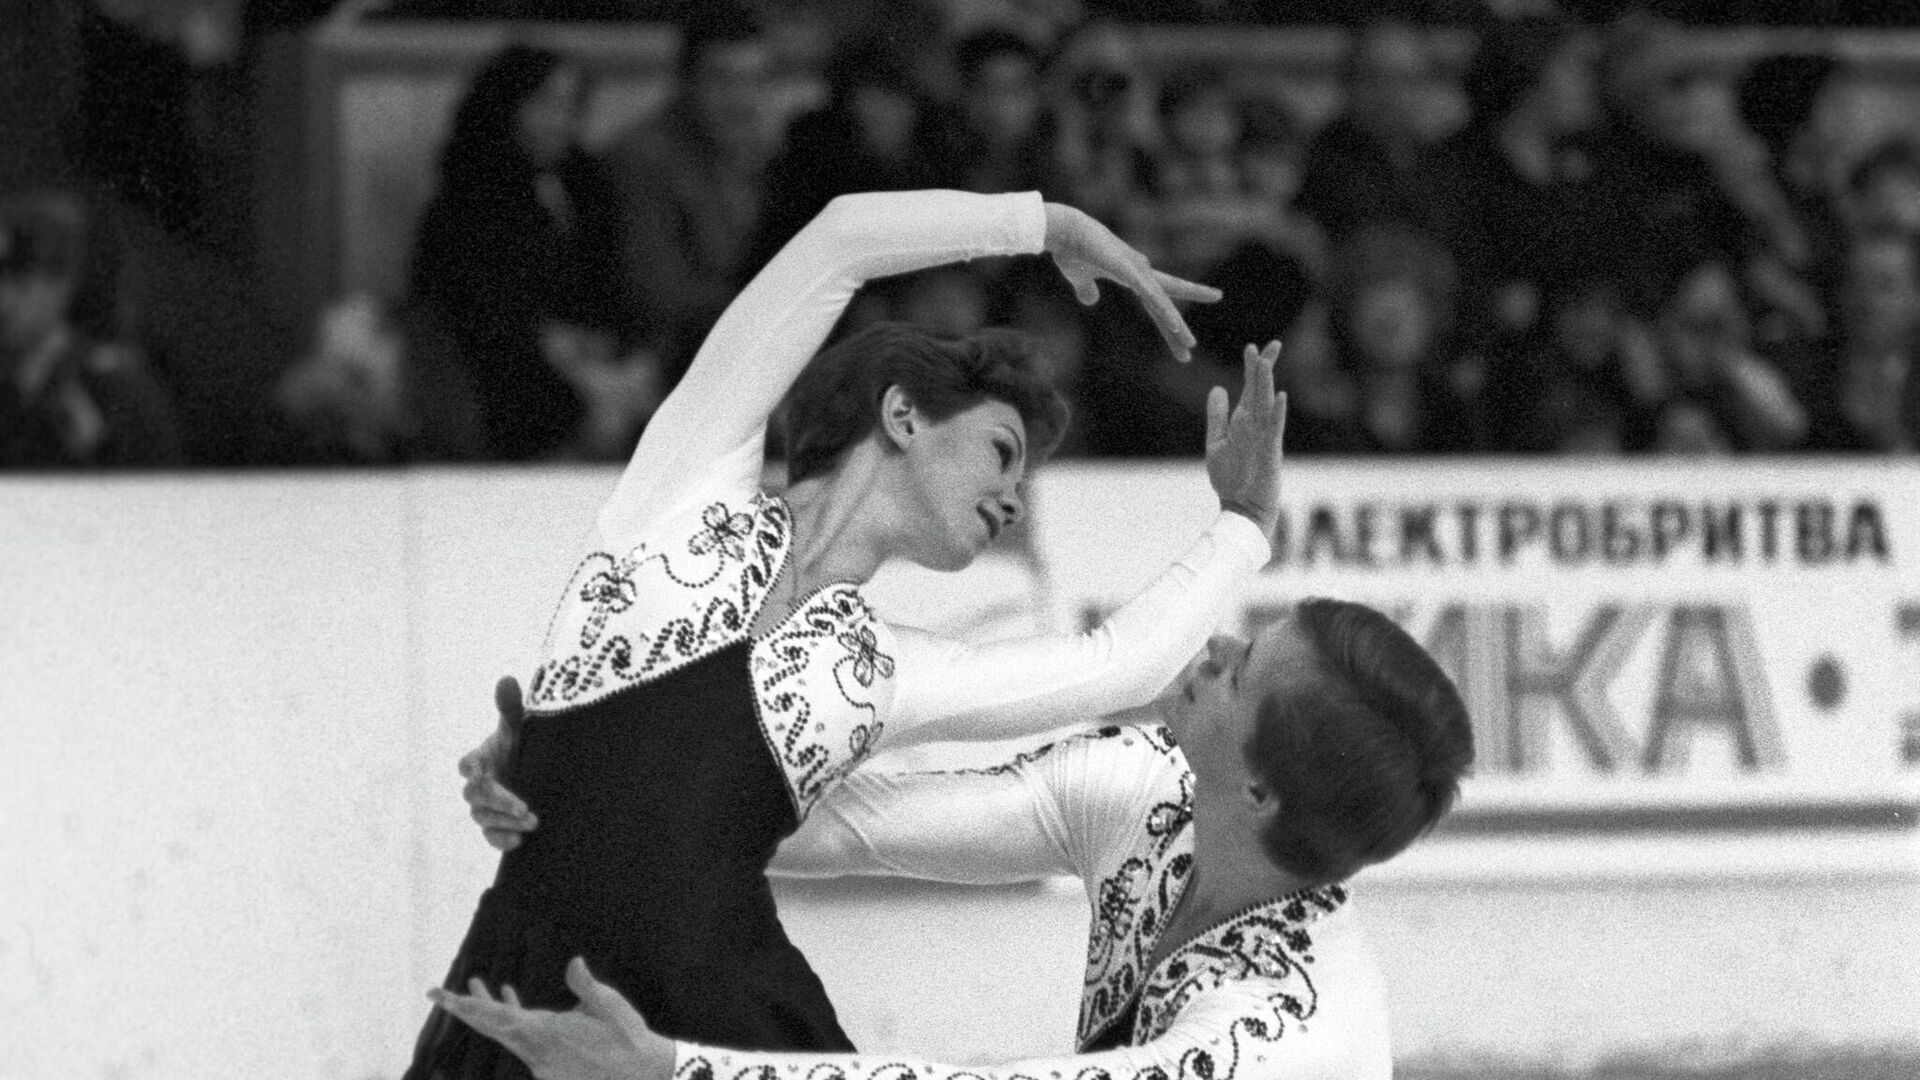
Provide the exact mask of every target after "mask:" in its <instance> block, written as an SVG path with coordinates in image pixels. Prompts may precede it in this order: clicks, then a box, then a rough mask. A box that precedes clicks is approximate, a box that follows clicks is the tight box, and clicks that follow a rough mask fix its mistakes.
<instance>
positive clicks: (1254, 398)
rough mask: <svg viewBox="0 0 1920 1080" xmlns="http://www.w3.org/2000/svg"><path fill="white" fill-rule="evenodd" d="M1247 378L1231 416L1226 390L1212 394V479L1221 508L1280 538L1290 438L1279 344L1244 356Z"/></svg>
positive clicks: (1209, 396) (1209, 426) (1209, 471)
mask: <svg viewBox="0 0 1920 1080" xmlns="http://www.w3.org/2000/svg"><path fill="white" fill-rule="evenodd" d="M1242 359H1243V360H1244V362H1245V365H1246V377H1245V379H1244V381H1243V383H1242V385H1241V388H1240V401H1239V403H1238V404H1236V405H1234V406H1233V408H1232V409H1231V411H1229V409H1228V407H1227V389H1226V387H1224V386H1216V387H1214V388H1213V390H1212V391H1211V392H1209V393H1208V394H1207V479H1209V480H1211V481H1212V482H1213V490H1214V493H1215V494H1217V495H1219V496H1220V507H1221V509H1223V510H1232V511H1234V512H1236V513H1240V514H1244V515H1245V516H1247V517H1249V518H1251V519H1253V521H1254V523H1255V524H1257V525H1259V526H1260V528H1261V529H1262V530H1263V531H1264V532H1265V533H1266V534H1267V540H1268V542H1269V543H1272V542H1274V541H1275V540H1276V539H1277V533H1278V531H1279V525H1280V461H1281V451H1282V444H1283V442H1284V441H1285V437H1286V433H1287V395H1286V394H1285V393H1284V392H1281V391H1276V390H1275V389H1274V379H1273V367H1274V363H1275V361H1277V360H1279V359H1280V343H1279V342H1278V341H1269V342H1268V343H1267V345H1266V347H1265V348H1262V349H1255V348H1254V347H1253V346H1252V345H1248V346H1247V347H1246V349H1245V350H1244V351H1243V353H1242Z"/></svg>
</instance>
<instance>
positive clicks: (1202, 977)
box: [1133, 885, 1347, 1077]
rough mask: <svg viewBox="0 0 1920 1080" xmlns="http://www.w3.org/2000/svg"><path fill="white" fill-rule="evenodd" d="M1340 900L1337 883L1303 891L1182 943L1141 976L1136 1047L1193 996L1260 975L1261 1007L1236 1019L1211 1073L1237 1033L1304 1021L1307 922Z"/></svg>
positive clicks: (1273, 1030) (1275, 1031)
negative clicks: (1258, 1013)
mask: <svg viewBox="0 0 1920 1080" xmlns="http://www.w3.org/2000/svg"><path fill="white" fill-rule="evenodd" d="M1346 901H1347V890H1346V889H1345V888H1344V887H1343V886H1340V885H1328V886H1324V887H1321V888H1313V889H1302V890H1300V891H1299V892H1296V893H1290V894H1288V895H1286V896H1283V897H1281V898H1280V899H1278V900H1273V901H1270V902H1268V903H1265V904H1261V905H1259V906H1258V907H1254V908H1251V909H1249V910H1247V911H1245V912H1242V913H1241V914H1239V915H1236V916H1234V917H1233V918H1231V919H1228V920H1227V921H1226V922H1223V923H1221V924H1220V925H1218V926H1216V927H1214V928H1213V929H1211V930H1208V931H1207V932H1206V933H1204V934H1201V935H1200V936H1199V937H1197V938H1195V939H1194V940H1193V941H1190V942H1188V943H1187V944H1185V945H1182V946H1181V947H1180V949H1179V951H1178V952H1176V953H1174V954H1173V955H1172V956H1169V957H1167V959H1166V960H1164V961H1163V962H1162V963H1161V964H1160V966H1159V967H1157V968H1155V969H1154V970H1153V972H1152V973H1150V974H1149V975H1148V978H1147V984H1146V987H1145V988H1144V989H1143V990H1142V991H1141V993H1140V1010H1139V1014H1138V1015H1137V1016H1136V1017H1135V1019H1134V1025H1133V1042H1134V1044H1135V1045H1138V1044H1141V1043H1145V1042H1148V1041H1150V1040H1152V1039H1155V1038H1158V1037H1159V1036H1160V1034H1161V1033H1162V1032H1164V1031H1165V1030H1166V1029H1167V1026H1168V1025H1170V1024H1172V1023H1173V1021H1174V1018H1175V1017H1177V1016H1179V1015H1180V1010H1182V1009H1184V1008H1186V1006H1187V1003H1188V1002H1189V1001H1191V1000H1192V999H1193V997H1194V995H1196V994H1200V993H1204V992H1206V991H1208V990H1212V989H1214V988H1215V987H1217V986H1219V985H1220V984H1222V983H1225V982H1238V981H1248V980H1259V981H1260V982H1261V983H1263V984H1265V985H1266V987H1267V991H1266V1002H1267V1007H1268V1012H1267V1013H1266V1015H1264V1016H1247V1017H1242V1018H1241V1019H1239V1020H1236V1021H1235V1022H1234V1025H1233V1030H1232V1046H1231V1047H1228V1048H1224V1049H1223V1050H1222V1052H1223V1053H1228V1052H1230V1053H1231V1054H1232V1055H1234V1058H1233V1059H1230V1060H1229V1061H1228V1062H1227V1063H1226V1065H1225V1067H1224V1068H1222V1067H1221V1065H1220V1064H1219V1063H1218V1062H1216V1064H1215V1072H1214V1075H1215V1076H1216V1077H1226V1076H1231V1075H1232V1074H1233V1060H1237V1057H1238V1054H1239V1052H1240V1049H1241V1039H1242V1036H1245V1037H1248V1038H1252V1039H1260V1040H1264V1041H1267V1042H1272V1041H1273V1040H1275V1039H1278V1038H1280V1037H1281V1036H1282V1035H1284V1034H1285V1033H1286V1029H1287V1026H1288V1021H1289V1020H1291V1021H1292V1022H1293V1024H1294V1025H1296V1026H1298V1025H1300V1024H1304V1023H1306V1021H1307V1020H1308V1019H1309V1018H1311V1017H1312V1016H1313V1014H1314V1012H1315V1011H1316V1010H1317V1009H1318V1008H1319V993H1318V991H1316V990H1315V989H1314V985H1313V976H1312V974H1311V973H1310V972H1309V971H1308V967H1309V966H1310V965H1311V964H1312V963H1313V938H1312V936H1311V935H1309V934H1308V933H1307V929H1306V928H1307V926H1308V924H1310V923H1312V922H1313V921H1314V920H1316V919H1318V918H1320V917H1321V916H1322V915H1325V914H1327V913H1329V912H1332V911H1337V910H1339V908H1340V906H1341V905H1342V904H1344V903H1346Z"/></svg>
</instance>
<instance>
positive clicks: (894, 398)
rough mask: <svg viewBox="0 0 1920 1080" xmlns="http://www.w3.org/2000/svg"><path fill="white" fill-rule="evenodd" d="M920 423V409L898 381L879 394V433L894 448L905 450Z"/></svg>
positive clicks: (921, 422)
mask: <svg viewBox="0 0 1920 1080" xmlns="http://www.w3.org/2000/svg"><path fill="white" fill-rule="evenodd" d="M922 424H923V421H922V419H921V416H920V410H919V409H918V408H917V407H916V406H915V405H914V404H913V399H912V398H910V397H908V396H907V392H906V391H905V390H903V389H901V387H900V384H899V383H895V384H893V385H892V386H889V387H887V389H886V391H885V392H883V393H882V394H881V395H880V434H881V437H882V438H884V439H885V440H886V441H887V442H888V443H889V444H891V445H892V446H893V448H894V449H896V450H905V449H906V448H907V445H908V444H909V443H911V442H913V439H914V434H915V432H917V431H919V430H920V428H921V426H922Z"/></svg>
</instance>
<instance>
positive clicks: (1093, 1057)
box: [673, 978, 1373, 1080]
mask: <svg viewBox="0 0 1920 1080" xmlns="http://www.w3.org/2000/svg"><path fill="white" fill-rule="evenodd" d="M1280 992H1283V990H1282V988H1281V987H1280V986H1279V985H1278V984H1275V983H1270V982H1267V981H1266V980H1263V979H1259V978H1249V979H1242V980H1238V981H1234V982H1229V983H1224V984H1222V985H1220V986H1217V987H1214V988H1213V989H1211V990H1205V991H1202V992H1200V993H1197V994H1195V995H1194V996H1193V997H1192V999H1190V1000H1189V1001H1188V1002H1187V1004H1186V1006H1185V1007H1184V1008H1182V1009H1181V1011H1180V1016H1179V1018H1178V1019H1176V1020H1175V1021H1174V1022H1173V1023H1172V1024H1171V1025H1170V1026H1169V1027H1168V1028H1167V1030H1166V1031H1165V1032H1163V1033H1162V1034H1161V1035H1160V1036H1159V1037H1158V1038H1156V1039H1154V1040H1152V1041H1151V1042H1147V1043H1145V1044H1143V1045H1140V1046H1126V1047H1120V1048H1118V1049H1114V1050H1102V1051H1099V1052H1097V1053H1091V1054H1077V1055H1074V1056H1071V1057H1057V1058H1029V1059H1027V1060H1024V1061H1013V1062H1007V1063H1005V1064H1000V1065H947V1064H940V1063H938V1062H930V1061H922V1060H917V1059H915V1058H912V1057H910V1056H907V1055H900V1054H815V1053H771V1052H761V1051H741V1050H725V1049H716V1048H713V1047H708V1046H701V1045H698V1044H695V1043H686V1042H682V1043H676V1044H675V1046H674V1070H673V1075H674V1080H762V1078H764V1077H785V1076H797V1077H803V1078H805V1080H1373V1077H1372V1076H1371V1075H1370V1074H1368V1075H1363V1074H1366V1073H1367V1070H1362V1072H1361V1073H1356V1072H1354V1071H1353V1070H1352V1068H1351V1066H1353V1065H1355V1064H1357V1063H1358V1062H1360V1061H1361V1060H1363V1057H1362V1055H1359V1054H1357V1053H1356V1049H1357V1048H1356V1046H1355V1045H1354V1040H1352V1039H1350V1038H1347V1037H1345V1036H1343V1035H1341V1034H1340V1033H1338V1032H1337V1031H1328V1032H1325V1033H1322V1032H1319V1031H1311V1030H1309V1029H1310V1028H1311V1027H1312V1026H1313V1025H1307V1026H1304V1027H1303V1026H1302V1025H1299V1024H1295V1023H1287V1024H1285V1025H1284V1029H1283V1030H1276V1026H1275V1022H1274V1005H1273V1002H1272V1001H1271V1000H1270V998H1271V996H1272V995H1273V994H1275V993H1280Z"/></svg>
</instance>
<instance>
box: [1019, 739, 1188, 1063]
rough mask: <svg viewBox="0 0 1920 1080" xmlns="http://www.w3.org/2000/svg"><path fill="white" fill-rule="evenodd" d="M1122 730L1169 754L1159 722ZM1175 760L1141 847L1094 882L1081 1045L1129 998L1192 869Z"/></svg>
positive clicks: (1184, 782)
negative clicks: (1167, 796)
mask: <svg viewBox="0 0 1920 1080" xmlns="http://www.w3.org/2000/svg"><path fill="white" fill-rule="evenodd" d="M1103 730H1104V729H1103ZM1115 730H1118V729H1115ZM1128 730H1130V731H1133V732H1134V733H1136V734H1138V735H1140V736H1141V737H1143V738H1145V739H1146V740H1147V744H1148V745H1149V746H1151V747H1152V748H1153V749H1154V750H1155V751H1156V752H1158V753H1159V754H1160V755H1161V757H1162V758H1165V759H1168V760H1169V761H1170V762H1172V761H1174V759H1175V757H1176V754H1177V751H1176V749H1175V746H1174V742H1173V735H1172V733H1171V732H1169V731H1168V730H1167V729H1166V728H1165V727H1163V726H1160V725H1154V726H1152V727H1146V726H1142V727H1137V728H1129V729H1128ZM1042 749H1043V750H1044V749H1045V748H1042ZM1038 752H1039V751H1036V753H1038ZM1174 763H1175V764H1177V765H1178V772H1179V777H1180V795H1179V797H1178V798H1177V799H1174V800H1171V801H1167V802H1161V803H1157V804H1155V805H1154V806H1153V808H1152V809H1151V810H1149V811H1148V813H1147V818H1146V821H1145V834H1144V837H1143V839H1144V841H1145V846H1146V852H1145V853H1144V854H1141V855H1135V856H1133V857H1131V858H1129V859H1127V860H1126V861H1125V862H1123V863H1121V864H1120V867H1119V868H1118V869H1117V870H1115V871H1114V872H1113V873H1112V874H1111V875H1109V876H1107V877H1106V878H1104V879H1102V880H1101V882H1100V883H1099V885H1098V886H1096V887H1095V889H1094V908H1093V924H1092V926H1091V927H1090V928H1089V930H1088V933H1087V967H1086V972H1085V974H1084V975H1083V976H1082V979H1081V986H1082V990H1081V995H1080V1023H1079V1040H1080V1045H1081V1046H1083V1047H1084V1046H1086V1045H1088V1044H1089V1043H1091V1042H1093V1041H1094V1040H1095V1039H1097V1038H1098V1037H1099V1036H1100V1035H1101V1033H1102V1032H1104V1031H1106V1030H1107V1029H1108V1028H1109V1027H1111V1026H1112V1025H1113V1024H1114V1022H1115V1021H1117V1020H1118V1019H1119V1018H1120V1017H1121V1015H1122V1014H1123V1013H1124V1012H1125V1011H1126V1008H1127V1004H1128V1003H1129V1002H1131V1001H1132V1000H1133V996H1134V993H1135V991H1136V990H1138V989H1139V987H1140V983H1141V981H1142V977H1143V976H1144V975H1145V974H1146V968H1147V961H1148V959H1149V958H1150V957H1151V956H1152V954H1153V946H1154V943H1155V942H1157V941H1158V940H1159V937H1160V931H1161V929H1162V928H1163V926H1164V921H1165V919H1166V917H1167V915H1168V914H1169V913H1170V912H1172V911H1173V909H1174V906H1175V905H1177V904H1178V903H1179V902H1180V896H1181V893H1182V892H1183V891H1185V889H1186V885H1187V878H1188V876H1189V875H1190V874H1191V873H1192V872H1193V837H1192V836H1191V835H1190V834H1189V833H1188V831H1187V826H1188V825H1190V824H1191V823H1192V822H1193V773H1192V771H1191V770H1189V769H1187V768H1186V766H1185V762H1184V761H1177V762H1174Z"/></svg>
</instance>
